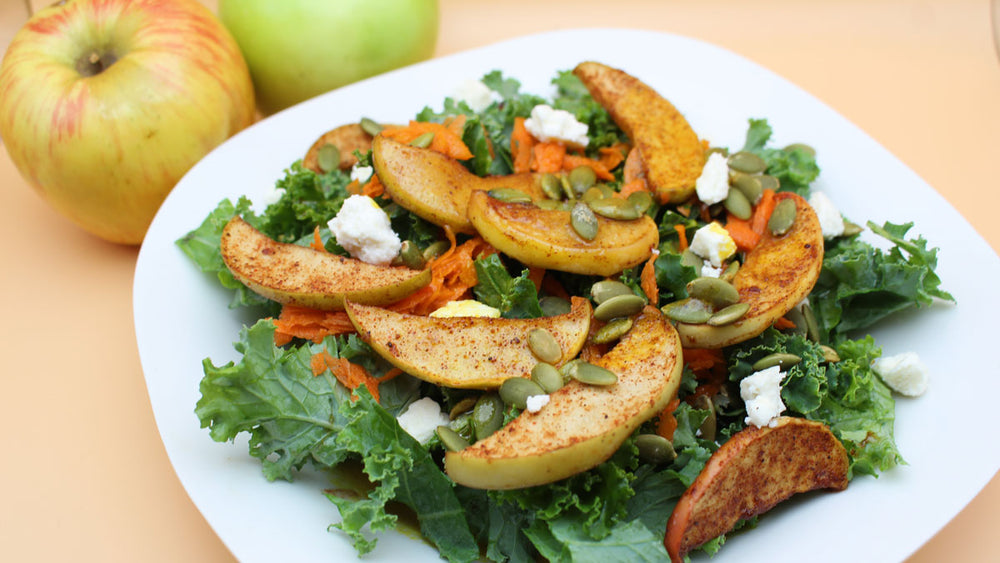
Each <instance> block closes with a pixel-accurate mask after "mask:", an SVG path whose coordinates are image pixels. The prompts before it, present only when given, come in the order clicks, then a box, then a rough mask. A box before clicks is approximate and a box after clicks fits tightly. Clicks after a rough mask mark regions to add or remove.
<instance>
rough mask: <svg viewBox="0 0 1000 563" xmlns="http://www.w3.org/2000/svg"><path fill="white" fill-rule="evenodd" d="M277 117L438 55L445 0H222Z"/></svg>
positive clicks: (263, 104) (263, 102) (223, 14)
mask: <svg viewBox="0 0 1000 563" xmlns="http://www.w3.org/2000/svg"><path fill="white" fill-rule="evenodd" d="M219 19H221V20H222V23H224V24H225V25H226V27H228V28H229V31H230V32H231V33H232V34H233V37H235V38H236V42H237V43H239V45H240V49H242V50H243V56H244V57H245V58H246V61H247V65H249V67H250V75H251V76H252V77H253V83H254V87H255V88H256V93H257V104H258V106H259V107H260V110H261V112H262V113H265V114H270V113H274V112H276V111H279V110H282V109H284V108H286V107H288V106H291V105H294V104H297V103H299V102H301V101H303V100H306V99H308V98H312V97H313V96H318V95H319V94H322V93H324V92H327V91H329V90H333V89H334V88H339V87H340V86H343V85H345V84H349V83H351V82H355V81H357V80H361V79H362V78H368V77H370V76H374V75H376V74H380V73H383V72H386V71H389V70H392V69H395V68H399V67H402V66H406V65H409V64H413V63H416V62H419V61H422V60H424V59H427V58H429V57H430V56H431V55H432V54H434V47H435V45H436V43H437V34H438V3H437V0H281V1H277V0H219Z"/></svg>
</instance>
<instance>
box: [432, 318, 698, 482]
mask: <svg viewBox="0 0 1000 563" xmlns="http://www.w3.org/2000/svg"><path fill="white" fill-rule="evenodd" d="M593 363H595V364H598V365H601V366H603V367H605V368H607V369H609V370H611V371H613V372H615V373H616V374H617V375H618V382H617V383H615V384H613V385H610V386H607V387H599V386H594V385H587V384H584V383H580V382H579V381H576V380H573V381H570V382H569V383H567V384H566V385H565V386H564V387H562V388H561V389H559V390H558V391H555V392H554V393H552V394H550V396H549V397H550V400H549V403H548V404H547V405H545V406H544V407H542V409H541V410H540V411H538V412H537V413H532V412H529V411H524V412H522V413H521V414H520V415H519V416H518V417H517V418H516V419H514V420H513V421H511V422H510V423H509V424H508V425H507V426H505V427H503V428H501V429H500V430H498V431H497V432H495V433H493V434H491V435H490V436H489V437H487V438H485V439H483V440H480V441H478V442H476V443H475V444H473V445H471V446H469V447H468V448H466V449H464V450H462V451H459V452H448V453H446V454H445V471H447V473H448V476H449V477H451V478H452V479H453V480H454V481H455V482H456V483H460V484H462V485H465V486H468V487H475V488H479V489H513V488H521V487H531V486H535V485H542V484H545V483H552V482H554V481H558V480H559V479H563V478H566V477H569V476H571V475H574V474H576V473H579V472H581V471H585V470H587V469H590V468H591V467H594V466H596V465H598V464H600V463H602V462H604V461H605V460H606V459H608V458H609V457H610V456H611V454H613V453H614V452H615V451H616V450H617V449H618V448H619V447H620V446H621V444H622V442H624V441H625V439H626V438H628V437H629V436H630V435H631V434H632V432H633V431H634V430H635V429H636V428H637V427H638V426H639V425H640V424H642V423H643V422H644V421H646V420H648V419H649V418H651V417H652V416H654V415H655V414H656V413H658V412H660V411H661V410H663V408H664V406H665V405H666V404H667V402H669V401H670V400H671V399H672V398H673V397H674V396H675V394H676V393H677V386H678V385H679V383H680V379H681V368H682V365H683V363H684V362H683V360H682V357H681V346H680V341H679V339H678V338H677V333H676V332H675V331H674V329H673V327H672V326H671V325H670V323H669V322H667V320H666V318H665V317H664V316H663V314H662V313H660V311H659V310H657V309H656V308H654V307H646V308H645V309H644V310H643V311H642V312H641V313H640V314H639V316H637V317H636V319H635V324H634V325H633V327H632V330H630V331H629V332H628V333H627V334H626V335H625V336H624V337H623V338H622V339H621V341H619V342H618V344H617V345H615V347H614V348H612V349H611V350H610V351H608V353H607V354H605V355H604V356H603V357H601V358H599V359H597V360H595V361H594V362H593Z"/></svg>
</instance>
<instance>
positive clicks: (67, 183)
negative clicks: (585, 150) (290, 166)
mask: <svg viewBox="0 0 1000 563" xmlns="http://www.w3.org/2000/svg"><path fill="white" fill-rule="evenodd" d="M254 118H255V108H254V94H253V84H252V83H251V80H250V74H249V71H248V70H247V66H246V63H245V62H244V60H243V57H242V55H241V54H240V51H239V47H238V46H237V45H236V42H235V41H234V40H233V39H232V36H230V35H229V33H228V32H227V31H226V28H225V27H224V26H223V25H222V24H221V23H220V22H219V20H218V19H216V17H215V16H214V15H213V14H212V12H211V11H210V10H208V9H207V8H205V7H204V6H203V5H202V4H201V3H199V2H197V1H196V0H147V1H144V2H134V1H132V0H63V1H60V2H57V3H55V4H53V5H52V6H50V7H48V8H45V9H42V10H40V11H38V12H37V13H35V14H34V16H33V17H32V18H31V19H30V20H29V21H28V22H27V23H26V24H25V25H24V27H23V28H21V30H19V31H18V33H17V34H16V35H15V36H14V39H13V40H12V42H11V44H10V47H9V48H8V50H7V53H6V55H5V56H4V59H3V63H2V65H0V137H2V138H3V141H4V145H5V146H6V147H7V151H8V153H9V154H10V157H11V160H12V161H13V162H14V164H15V166H17V169H18V170H19V171H20V173H21V174H22V175H23V176H24V178H25V179H26V180H27V181H28V183H29V184H31V185H32V186H33V187H34V188H35V189H36V190H37V191H38V192H39V193H40V194H41V195H42V197H43V198H44V199H45V200H46V201H48V202H49V203H50V204H51V205H52V206H53V207H54V208H55V209H56V210H58V211H59V212H61V213H62V214H64V215H66V216H68V217H69V218H70V219H72V220H73V221H74V222H76V223H77V224H79V225H80V226H81V227H83V228H84V229H85V230H87V231H90V232H91V233H94V234H96V235H98V236H100V237H102V238H104V239H106V240H109V241H112V242H117V243H124V244H138V243H140V242H142V239H143V237H144V236H145V233H146V230H147V228H148V227H149V224H150V222H151V221H152V219H153V216H154V215H155V214H156V211H157V209H158V208H159V206H160V204H161V203H162V202H163V199H164V198H165V197H166V196H167V194H168V193H169V192H170V190H171V189H173V187H174V185H175V184H176V183H177V181H178V180H180V178H181V176H183V175H184V174H185V173H186V172H187V171H188V170H189V169H190V168H191V166H193V165H194V164H195V163H196V162H198V161H199V160H200V159H201V158H202V157H204V156H205V155H206V154H207V153H208V152H209V151H211V150H212V149H213V148H214V147H216V146H217V145H218V144H220V143H222V142H223V141H225V140H226V139H227V138H229V137H230V136H231V135H233V134H234V133H236V132H237V131H239V130H241V129H243V128H244V127H246V126H247V125H249V124H251V123H252V122H253V120H254Z"/></svg>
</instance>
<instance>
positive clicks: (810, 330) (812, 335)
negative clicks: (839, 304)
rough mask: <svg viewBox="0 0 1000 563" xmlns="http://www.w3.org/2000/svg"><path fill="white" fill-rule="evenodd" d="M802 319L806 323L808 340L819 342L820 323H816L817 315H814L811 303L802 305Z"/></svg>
mask: <svg viewBox="0 0 1000 563" xmlns="http://www.w3.org/2000/svg"><path fill="white" fill-rule="evenodd" d="M801 309H802V318H803V319H804V320H805V323H806V338H808V339H809V340H811V341H813V342H819V323H818V322H816V314H815V313H813V310H812V307H810V306H809V303H805V302H803V303H802V307H801Z"/></svg>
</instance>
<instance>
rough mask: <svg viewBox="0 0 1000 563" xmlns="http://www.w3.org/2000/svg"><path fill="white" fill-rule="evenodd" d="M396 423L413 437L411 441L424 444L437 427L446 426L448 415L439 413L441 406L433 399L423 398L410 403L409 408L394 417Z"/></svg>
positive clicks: (432, 435)
mask: <svg viewBox="0 0 1000 563" xmlns="http://www.w3.org/2000/svg"><path fill="white" fill-rule="evenodd" d="M396 422H398V423H399V426H400V427H402V428H403V430H405V431H406V433H407V434H409V435H410V436H413V439H415V440H416V441H418V442H420V443H421V444H426V443H427V442H429V441H430V440H431V438H432V437H434V431H435V430H437V427H438V426H447V425H448V414H447V413H445V412H442V411H441V406H440V405H438V404H437V403H436V402H435V401H434V399H431V398H430V397H424V398H423V399H420V400H417V401H414V402H412V403H410V406H408V407H406V410H405V411H403V412H402V413H400V414H399V416H397V417H396Z"/></svg>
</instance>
